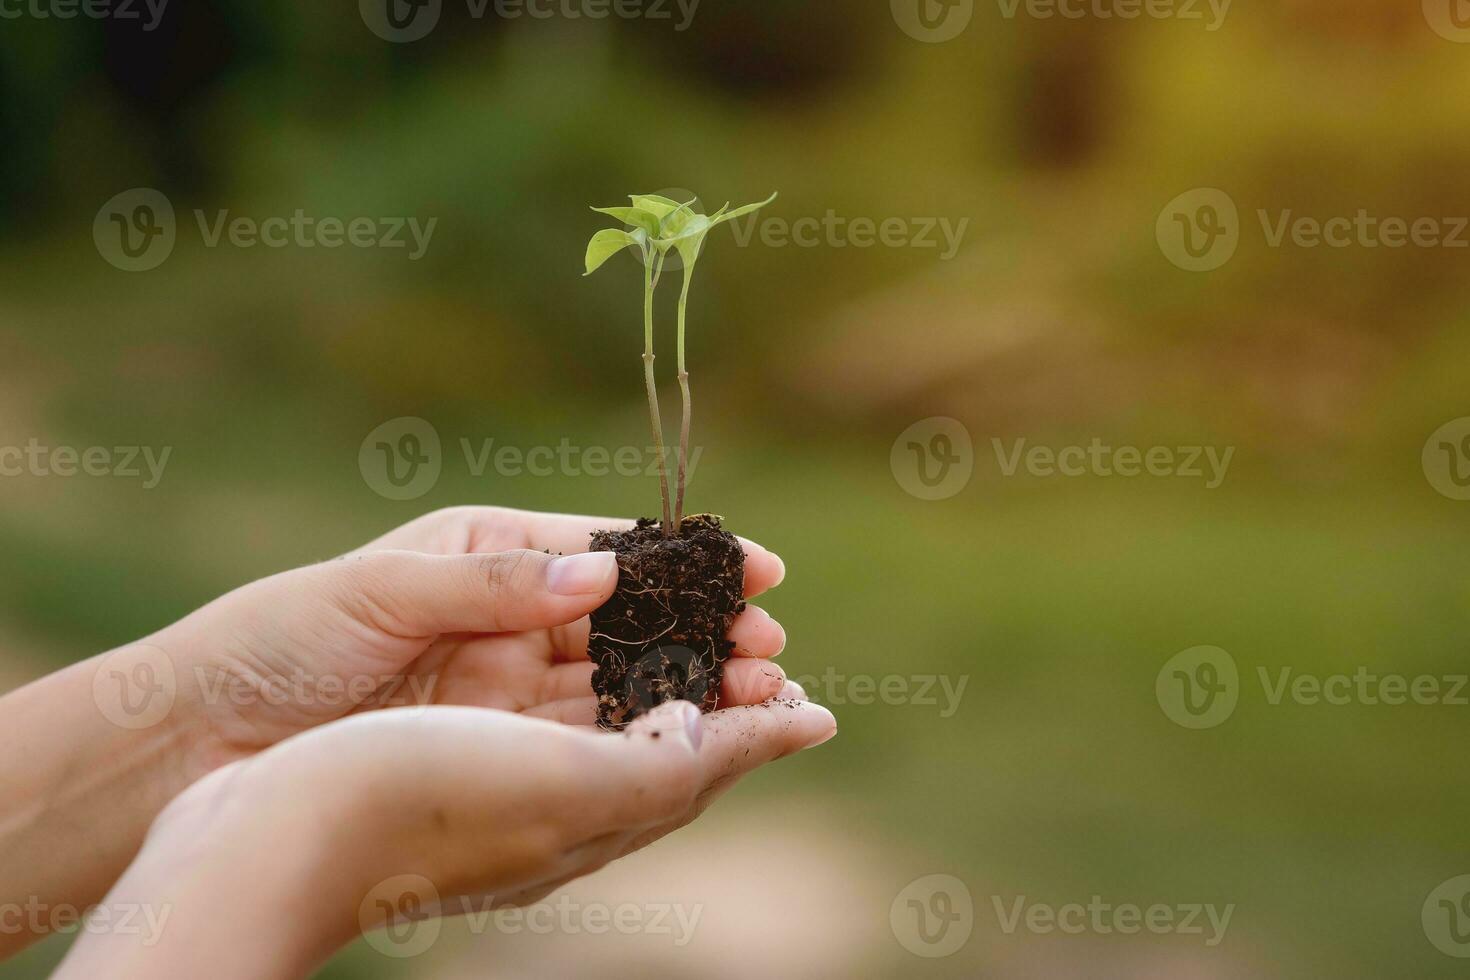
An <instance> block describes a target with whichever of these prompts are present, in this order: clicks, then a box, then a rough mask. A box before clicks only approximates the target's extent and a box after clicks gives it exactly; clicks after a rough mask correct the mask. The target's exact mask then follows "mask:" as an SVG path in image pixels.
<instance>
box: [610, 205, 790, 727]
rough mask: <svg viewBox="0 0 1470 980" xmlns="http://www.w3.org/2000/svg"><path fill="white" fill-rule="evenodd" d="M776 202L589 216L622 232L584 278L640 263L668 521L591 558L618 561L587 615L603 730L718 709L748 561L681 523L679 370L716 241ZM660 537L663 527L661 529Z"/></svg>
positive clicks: (685, 431)
mask: <svg viewBox="0 0 1470 980" xmlns="http://www.w3.org/2000/svg"><path fill="white" fill-rule="evenodd" d="M775 199H776V195H775V194H772V195H771V196H770V197H769V198H768V199H766V200H765V201H762V202H761V203H760V204H749V205H746V206H745V207H741V208H736V209H735V210H733V211H732V210H730V206H729V205H728V204H726V205H725V206H724V207H722V208H720V209H719V210H718V211H716V212H715V213H714V214H712V215H703V214H700V213H698V212H697V211H695V210H694V209H693V208H692V207H691V205H692V204H693V202H692V201H690V202H686V203H683V204H681V203H679V202H678V201H673V200H670V199H669V198H667V197H661V196H659V195H657V194H634V195H631V196H630V197H629V200H630V201H631V202H632V204H631V206H628V207H612V208H593V209H592V210H594V211H597V212H599V213H601V214H607V215H611V216H612V217H614V218H617V219H618V220H619V221H621V222H622V223H623V224H624V226H625V227H623V228H608V229H605V230H603V231H599V232H598V233H597V234H595V235H593V236H592V241H591V242H589V243H588V245H587V256H586V266H587V271H586V273H585V275H591V274H592V273H593V272H595V271H597V270H598V269H599V268H601V267H602V265H603V264H604V263H606V262H607V260H608V259H610V258H612V257H613V256H614V255H616V254H618V253H619V252H621V251H622V250H623V249H625V248H632V249H635V250H636V251H637V253H638V255H639V258H640V259H641V260H642V263H643V386H644V390H645V393H646V394H647V397H648V421H649V426H650V427H651V428H652V430H653V444H654V451H655V452H656V453H657V454H658V480H659V497H660V499H661V501H662V504H663V519H662V520H661V521H657V522H655V521H654V520H652V519H649V518H644V519H642V520H640V521H638V524H637V527H635V528H634V529H632V530H630V531H598V532H596V533H594V534H593V535H592V550H593V551H612V552H615V553H617V556H618V569H619V574H618V588H617V591H616V592H614V593H613V596H612V598H611V599H609V600H608V601H607V602H606V603H605V604H604V605H602V606H601V607H600V608H599V609H597V610H596V611H595V612H594V613H593V614H592V635H591V639H590V641H589V644H588V653H589V655H590V656H591V658H592V660H593V662H594V663H596V665H597V670H596V671H595V672H594V674H593V678H592V684H593V688H594V690H595V691H596V693H597V718H598V723H599V724H601V725H603V726H604V727H607V728H621V727H623V726H624V725H626V724H627V723H628V722H630V721H632V720H633V719H634V718H636V717H637V716H638V715H640V714H643V713H644V712H646V711H648V710H649V709H651V708H654V707H656V706H657V705H660V704H663V703H664V702H665V701H672V700H689V701H693V702H694V703H695V704H698V705H700V706H701V708H702V709H703V710H705V711H711V710H713V709H714V708H715V707H716V706H717V704H718V700H719V693H720V684H721V682H722V680H723V677H724V665H725V661H726V659H728V657H729V655H730V649H731V644H730V642H729V641H728V640H727V639H725V635H726V633H728V632H729V629H730V624H731V622H732V621H733V620H734V618H735V616H736V614H737V613H739V612H740V610H741V609H743V608H744V606H745V602H744V599H743V598H742V595H743V580H744V574H745V553H744V551H742V550H741V547H740V542H739V540H737V539H736V537H735V536H734V535H733V534H730V533H729V532H727V531H725V530H724V529H723V528H722V527H721V522H720V518H718V517H715V516H713V515H710V514H698V515H693V516H689V517H686V516H685V514H684V491H685V484H686V482H687V471H688V466H687V464H688V458H689V425H690V418H691V415H692V413H693V403H692V399H691V398H690V394H689V368H688V365H687V363H686V361H685V358H684V349H685V343H684V338H685V326H686V320H687V314H688V307H689V285H690V283H691V282H692V281H693V277H694V267H695V264H696V263H697V262H698V261H699V257H700V254H701V252H702V251H703V248H704V243H705V239H706V238H707V237H708V235H709V232H710V230H711V229H713V228H715V227H717V226H718V225H721V224H723V223H724V222H726V221H731V220H733V219H735V218H738V217H741V216H742V215H746V214H750V213H751V212H753V211H756V210H758V209H760V208H763V207H765V206H766V205H767V204H770V203H771V201H774V200H775ZM670 255H677V256H678V258H679V260H680V263H681V264H682V265H683V267H684V282H683V286H682V288H681V289H680V291H679V314H678V317H679V319H678V362H679V363H678V368H679V394H680V400H681V405H682V409H683V410H682V413H681V417H680V422H679V452H678V472H677V475H676V478H675V479H676V485H675V492H674V496H673V500H672V503H671V501H670V496H669V473H668V459H667V453H666V451H665V449H664V434H663V423H662V421H661V419H660V415H659V403H658V385H657V382H656V379H655V377H654V371H653V362H654V352H653V297H654V290H656V289H657V288H658V283H659V279H660V278H661V276H662V274H663V271H664V267H665V264H666V262H667V261H668V259H669V256H670ZM655 525H656V526H655Z"/></svg>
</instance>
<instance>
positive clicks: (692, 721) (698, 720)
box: [684, 704, 704, 752]
mask: <svg viewBox="0 0 1470 980" xmlns="http://www.w3.org/2000/svg"><path fill="white" fill-rule="evenodd" d="M684 734H685V735H687V736H688V737H689V744H690V745H692V746H694V751H696V752H698V751H699V747H700V746H701V745H703V744H704V717H703V716H702V715H701V714H700V713H699V709H698V708H696V707H695V706H694V705H692V704H690V705H685V706H684Z"/></svg>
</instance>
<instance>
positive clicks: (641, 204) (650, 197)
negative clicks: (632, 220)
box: [628, 194, 679, 218]
mask: <svg viewBox="0 0 1470 980" xmlns="http://www.w3.org/2000/svg"><path fill="white" fill-rule="evenodd" d="M628 199H629V200H630V201H632V202H633V206H634V207H635V208H641V209H642V210H644V211H648V212H650V213H651V214H653V215H654V216H655V217H658V218H662V217H663V216H664V215H666V214H668V213H669V212H670V211H672V210H674V209H675V208H677V207H679V202H678V201H671V200H669V199H668V198H666V197H660V196H659V195H657V194H629V195H628Z"/></svg>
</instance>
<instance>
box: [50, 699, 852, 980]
mask: <svg viewBox="0 0 1470 980" xmlns="http://www.w3.org/2000/svg"><path fill="white" fill-rule="evenodd" d="M835 732H836V723H835V722H834V721H833V719H832V716H831V714H829V713H828V712H827V711H826V710H825V709H824V708H820V707H817V706H816V705H812V704H808V703H805V702H799V701H782V702H778V703H773V704H766V705H759V706H754V707H740V708H731V709H726V710H721V711H717V712H715V713H714V714H711V715H708V716H704V717H703V718H701V716H700V714H699V712H698V710H697V709H696V708H694V706H693V705H690V704H687V703H684V702H676V703H673V704H667V705H663V706H661V707H660V708H658V709H657V710H655V711H653V712H651V713H650V714H648V715H645V716H643V717H642V718H640V719H638V720H637V721H636V722H635V723H634V724H633V725H632V726H631V727H630V728H629V729H628V731H627V732H625V733H623V734H620V735H610V734H604V733H600V732H597V731H595V730H592V729H586V728H579V727H572V726H566V725H559V724H555V723H553V722H549V721H545V720H541V719H534V718H528V717H525V716H517V715H513V714H508V713H504V712H495V711H485V710H479V709H474V708H440V707H430V708H426V709H422V710H394V711H379V712H372V713H369V714H364V715H359V716H357V717H355V718H351V719H348V720H346V721H341V722H337V723H334V724H331V725H327V726H324V727H322V728H319V729H317V730H315V731H312V732H309V733H307V734H304V735H300V736H297V737H295V738H292V739H289V740H287V741H285V742H283V743H281V744H280V745H278V746H276V747H274V748H272V749H270V750H267V751H266V752H263V753H261V754H260V755H258V756H256V757H254V758H252V759H251V760H249V761H247V762H243V763H236V764H234V765H231V766H228V767H226V768H224V769H221V770H219V771H218V772H216V773H214V774H213V775H211V776H210V777H208V778H206V779H205V780H203V781H201V782H200V783H198V784H196V785H195V786H194V787H192V788H190V789H189V790H188V791H187V792H186V793H184V794H183V795H182V796H181V797H180V798H179V799H178V800H176V801H175V802H174V803H173V804H171V805H170V806H169V807H168V808H167V810H165V811H164V813H163V814H162V815H161V816H160V817H159V819H158V821H157V823H156V824H155V825H154V827H153V829H152V831H151V832H150V834H149V837H148V841H147V843H146V845H145V846H144V848H143V851H142V853H141V854H140V855H139V857H138V860H137V861H136V862H135V863H134V865H133V866H132V867H131V868H129V870H128V872H127V874H126V875H124V876H123V878H122V880H121V881H119V882H118V884H117V886H116V887H115V888H114V889H113V891H112V892H111V893H110V894H109V895H108V897H107V899H106V900H105V902H104V903H103V904H104V907H117V908H122V907H144V908H150V907H153V906H154V905H157V904H158V903H160V902H162V901H163V900H164V897H166V898H167V901H168V907H169V908H170V910H171V917H170V918H169V919H168V920H167V922H166V923H165V924H164V927H163V929H162V931H161V933H160V935H158V936H153V937H147V938H148V939H150V940H153V941H152V942H151V943H150V942H144V941H143V938H144V937H140V936H138V935H134V934H122V933H120V932H119V933H108V934H95V935H93V934H89V935H85V936H83V937H82V938H81V939H80V940H79V941H78V942H77V944H76V946H75V947H73V949H72V952H71V954H70V955H69V957H68V958H67V961H66V962H65V963H64V964H63V965H62V968H61V970H60V971H59V972H58V973H57V976H58V977H63V978H66V977H90V976H98V975H103V974H105V975H107V976H110V977H119V978H126V977H155V976H206V975H207V976H210V977H212V978H213V980H229V978H232V977H252V978H253V977H291V976H304V975H306V974H307V973H308V972H310V971H311V970H312V969H313V968H314V967H315V966H316V965H317V964H318V963H320V961H321V960H323V959H325V958H326V957H327V956H328V955H330V953H331V952H332V950H334V949H335V948H336V947H338V946H340V945H341V944H343V943H345V942H347V941H348V940H349V939H351V938H352V936H354V935H355V934H356V933H357V932H358V931H359V930H365V929H372V928H374V927H376V926H378V925H381V924H382V923H383V922H384V916H385V915H391V914H393V913H394V912H395V911H396V910H399V909H401V908H402V907H403V906H404V904H405V903H404V902H403V901H402V899H403V897H404V895H405V887H407V889H409V891H410V892H411V893H412V897H413V898H414V899H415V900H416V901H415V904H420V905H422V908H423V911H424V912H427V913H430V914H440V913H441V912H442V913H443V914H455V913H459V912H464V911H481V910H484V909H487V908H493V907H497V906H501V905H508V904H511V905H518V904H526V903H529V902H534V901H537V900H539V899H540V898H541V897H544V896H545V895H546V894H548V893H549V892H551V891H552V890H554V889H556V888H557V887H559V886H560V885H561V884H563V883H565V882H567V881H570V880H571V879H573V878H576V877H579V876H581V875H584V874H588V873H590V872H592V871H595V870H597V869H598V868H600V867H602V866H603V865H605V864H606V863H608V862H609V861H612V860H615V859H616V858H618V857H621V856H623V855H625V854H627V853H629V852H630V851H633V850H636V849H638V848H640V847H643V846H645V845H646V844H648V843H649V842H651V841H653V840H656V839H658V838H659V837H662V836H663V835H665V834H667V833H669V832H671V831H672V830H674V829H676V828H678V827H680V826H683V825H684V824H686V823H688V822H689V821H690V820H692V819H694V817H695V816H697V815H698V814H699V813H700V812H701V811H702V810H703V809H704V808H705V807H706V806H708V805H709V803H710V802H712V800H713V799H714V798H715V797H717V796H718V795H719V794H720V793H722V792H723V791H724V790H725V789H727V788H728V787H729V786H730V785H732V784H733V783H734V782H735V781H736V780H737V779H739V778H740V777H741V776H743V775H744V774H746V773H747V772H749V771H751V770H752V769H754V768H756V767H758V766H760V765H762V764H764V763H766V762H769V761H772V760H774V759H778V758H781V757H783V756H786V755H790V754H792V753H794V752H798V751H800V750H801V749H803V748H806V747H809V746H813V745H817V744H820V743H822V742H824V741H826V740H827V739H829V738H830V737H831V736H832V735H833V734H835ZM262 854H269V860H267V861H262V860H261V855H262ZM244 880H248V881H249V882H250V886H251V887H250V888H249V889H243V890H242V889H241V888H240V887H239V884H240V882H241V881H244ZM461 899H464V900H465V901H461ZM224 908H227V909H228V910H229V914H227V915H221V914H220V910H221V909H224ZM263 936H264V937H269V941H267V942H262V941H260V940H259V937H263ZM242 937H244V938H243V939H242ZM251 937H255V938H251Z"/></svg>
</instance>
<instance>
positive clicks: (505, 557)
mask: <svg viewBox="0 0 1470 980" xmlns="http://www.w3.org/2000/svg"><path fill="white" fill-rule="evenodd" d="M533 555H534V552H530V551H498V552H495V553H493V554H488V555H480V556H479V560H478V561H477V562H476V569H475V571H476V574H477V575H478V576H479V579H480V581H481V582H482V583H484V587H485V588H486V589H488V590H489V592H490V595H491V597H492V598H493V597H495V596H502V595H506V594H508V593H510V592H512V591H513V590H514V589H515V588H516V586H517V585H518V584H520V583H521V582H522V581H524V580H525V577H526V575H527V573H528V572H529V570H530V566H531V564H532V562H533V560H534V559H533Z"/></svg>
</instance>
